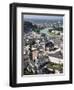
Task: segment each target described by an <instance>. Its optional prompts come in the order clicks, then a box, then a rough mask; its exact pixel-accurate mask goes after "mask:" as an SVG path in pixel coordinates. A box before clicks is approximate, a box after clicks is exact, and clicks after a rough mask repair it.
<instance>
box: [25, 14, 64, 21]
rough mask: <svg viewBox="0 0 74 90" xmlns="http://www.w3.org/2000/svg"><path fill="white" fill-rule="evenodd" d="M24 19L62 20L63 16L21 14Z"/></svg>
mask: <svg viewBox="0 0 74 90" xmlns="http://www.w3.org/2000/svg"><path fill="white" fill-rule="evenodd" d="M23 17H24V19H46V20H57V19H58V20H62V19H63V16H60V15H59V16H56V15H49V16H48V15H46V16H45V15H25V14H24V15H23Z"/></svg>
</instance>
